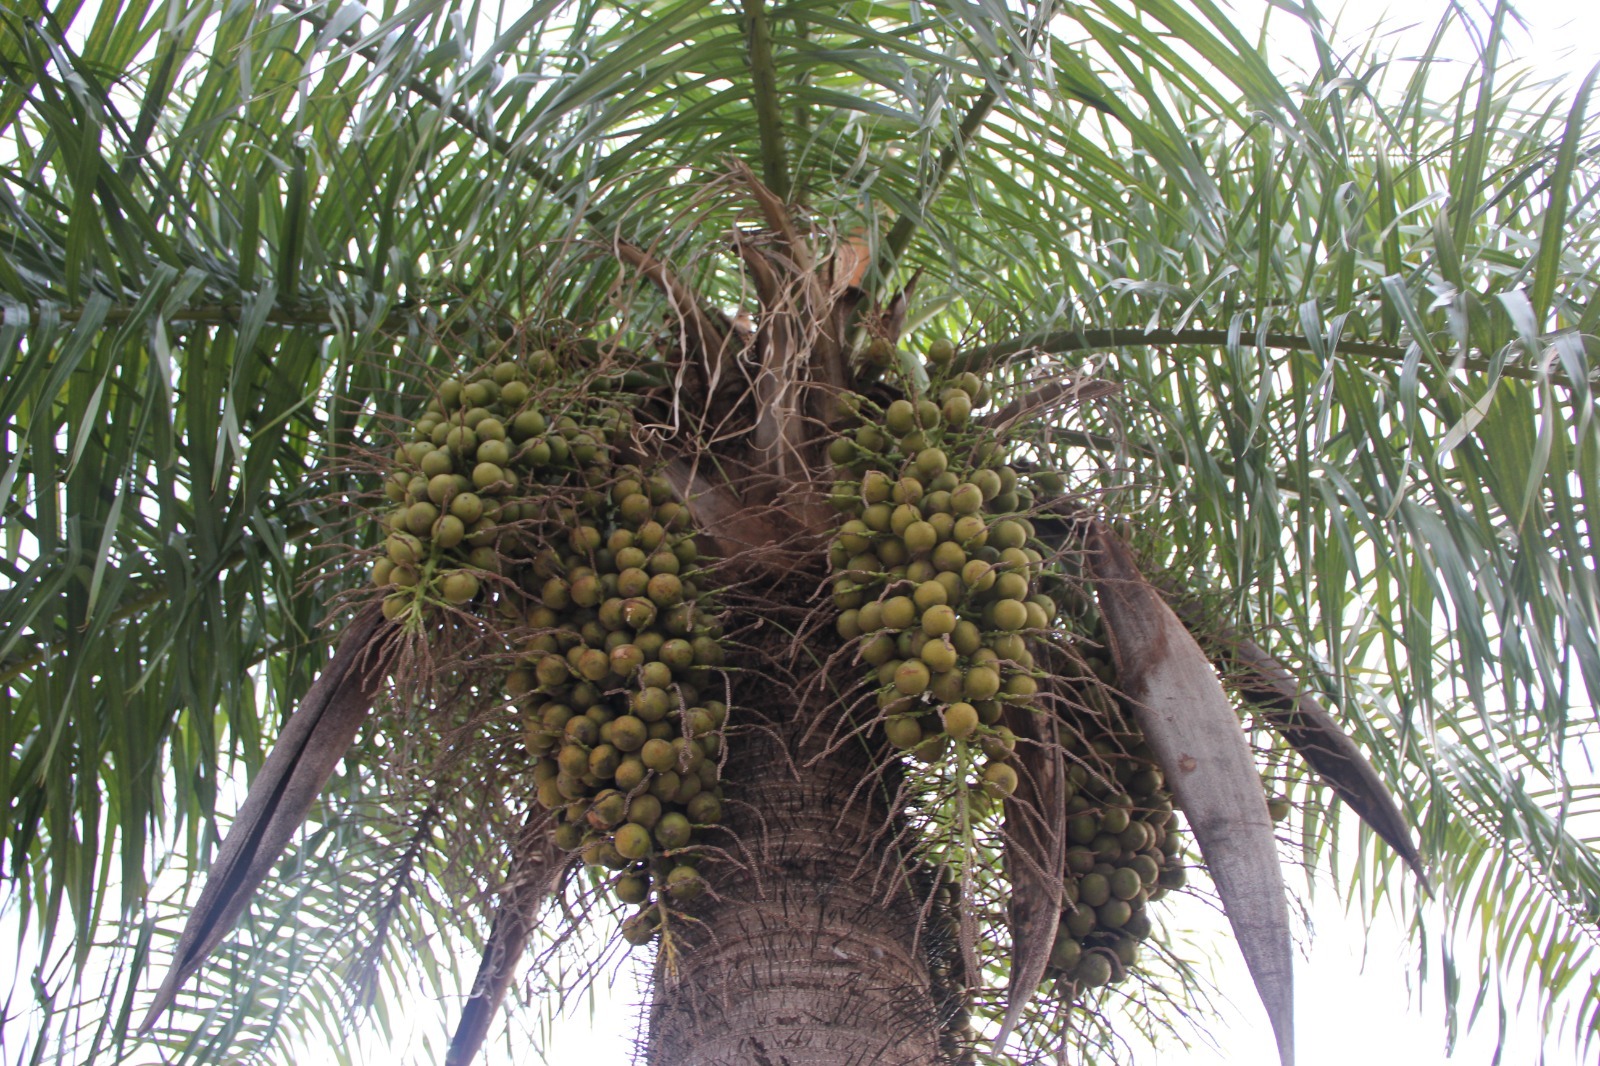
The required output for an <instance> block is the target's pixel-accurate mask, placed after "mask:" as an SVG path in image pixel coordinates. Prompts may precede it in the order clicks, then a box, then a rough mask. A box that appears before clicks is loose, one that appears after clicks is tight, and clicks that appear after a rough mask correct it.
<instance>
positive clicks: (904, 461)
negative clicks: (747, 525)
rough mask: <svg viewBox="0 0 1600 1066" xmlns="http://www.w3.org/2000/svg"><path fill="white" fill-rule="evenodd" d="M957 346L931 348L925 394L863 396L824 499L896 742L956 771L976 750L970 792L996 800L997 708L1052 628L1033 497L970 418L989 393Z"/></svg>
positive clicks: (850, 602) (1013, 782) (849, 626)
mask: <svg viewBox="0 0 1600 1066" xmlns="http://www.w3.org/2000/svg"><path fill="white" fill-rule="evenodd" d="M953 354H954V352H953V349H951V348H949V346H948V342H943V343H942V344H941V345H939V346H937V347H936V348H935V350H934V352H933V353H931V355H932V358H930V360H929V364H928V371H929V377H930V386H929V390H928V393H927V394H922V395H916V394H913V395H912V396H909V397H908V396H902V397H900V398H897V399H894V400H892V401H890V402H888V403H887V404H886V405H883V406H880V405H878V404H876V403H874V402H873V401H872V400H870V399H867V398H866V397H856V398H855V403H854V406H855V409H856V411H857V412H858V413H859V415H860V420H861V425H860V426H859V427H858V428H856V430H855V431H854V433H853V434H852V435H850V436H842V437H840V438H838V439H837V440H835V441H834V443H833V446H832V447H831V448H830V457H831V458H832V459H833V461H834V463H835V464H836V465H837V466H838V467H839V468H841V470H842V472H843V473H845V474H846V475H847V477H845V478H841V479H840V480H839V481H837V482H835V484H834V488H833V496H832V502H833V504H834V506H835V507H836V508H837V509H838V510H840V511H841V512H843V514H844V515H845V516H846V517H845V518H844V521H843V522H842V523H841V524H840V526H839V529H838V534H837V536H836V538H835V540H834V542H833V544H832V546H831V548H830V563H831V564H832V567H833V573H834V581H833V602H834V604H835V606H837V607H838V608H839V610H840V614H839V617H838V620H837V623H836V624H837V628H838V632H839V635H840V636H841V637H843V638H844V639H846V640H859V641H860V658H861V660H862V661H863V662H864V663H865V664H866V665H867V666H869V667H871V668H872V669H873V670H874V671H875V673H874V681H875V683H876V685H877V702H878V709H879V712H880V718H881V723H882V729H883V733H884V735H885V736H886V737H887V739H888V741H889V743H890V744H892V745H893V746H894V747H896V748H899V749H902V750H907V751H911V752H913V753H914V755H915V756H916V757H917V758H919V759H921V760H923V761H925V762H933V761H936V760H939V759H941V758H942V757H943V756H944V755H945V754H946V753H947V752H948V751H949V750H950V746H951V744H952V742H954V743H955V744H957V745H961V746H963V748H962V753H963V765H965V751H966V749H965V746H967V745H971V746H973V747H975V748H976V749H977V751H979V752H981V754H982V756H983V765H982V767H981V769H978V770H977V781H976V784H977V786H978V787H980V788H981V789H982V791H983V792H984V793H985V794H987V795H989V796H991V797H995V798H1003V797H1005V796H1009V795H1011V793H1012V792H1013V791H1015V789H1016V787H1017V771H1016V769H1015V767H1013V766H1012V765H1011V764H1010V762H1009V760H1010V757H1011V755H1012V753H1013V750H1014V748H1015V743H1016V739H1015V737H1014V736H1013V735H1012V733H1011V731H1010V730H1009V729H1007V728H1006V727H1005V726H1004V725H1002V724H1001V717H1002V708H1003V705H1005V704H1007V703H1012V704H1018V705H1026V704H1028V703H1029V702H1030V700H1031V698H1032V697H1033V696H1034V694H1035V693H1036V692H1037V691H1038V682H1037V681H1036V680H1035V678H1034V676H1033V669H1034V661H1033V655H1032V654H1031V653H1030V651H1029V650H1028V646H1027V642H1026V640H1024V639H1023V634H1024V633H1025V632H1027V631H1030V630H1032V631H1043V630H1045V629H1047V628H1048V627H1049V626H1050V624H1051V623H1052V622H1053V621H1054V619H1055V615H1056V604H1055V601H1054V600H1053V599H1051V598H1050V597H1048V596H1045V595H1042V594H1041V593H1040V591H1039V588H1038V585H1037V581H1038V578H1039V576H1040V574H1041V572H1042V569H1043V565H1044V555H1043V553H1041V552H1040V551H1039V550H1038V549H1037V548H1036V547H1033V546H1031V545H1030V543H1029V542H1030V540H1031V539H1032V538H1033V535H1034V530H1033V526H1032V523H1031V522H1030V521H1029V520H1028V518H1027V517H1026V516H1025V515H1024V514H1023V509H1024V506H1025V504H1026V506H1031V505H1032V498H1031V493H1030V492H1029V490H1028V489H1027V488H1026V487H1025V486H1023V485H1021V484H1020V483H1019V479H1018V476H1017V473H1016V471H1015V470H1013V469H1012V468H1011V467H1009V466H1006V465H1005V464H1004V463H1003V462H1002V461H1001V457H1002V452H1001V449H1000V447H999V446H998V444H997V443H996V442H995V440H994V439H993V435H992V434H990V433H989V432H988V431H987V430H986V429H984V427H982V426H981V425H978V424H975V423H974V422H973V421H972V411H973V409H974V407H975V406H979V405H982V404H984V403H986V402H987V401H988V399H989V396H988V390H987V388H986V386H985V385H984V384H983V383H982V382H981V381H980V380H979V379H978V378H977V376H976V375H975V374H972V373H962V374H950V373H949V372H948V367H949V364H950V356H952V355H953ZM933 395H937V396H938V397H939V400H938V401H937V402H936V401H935V400H934V399H933V398H932V396H933Z"/></svg>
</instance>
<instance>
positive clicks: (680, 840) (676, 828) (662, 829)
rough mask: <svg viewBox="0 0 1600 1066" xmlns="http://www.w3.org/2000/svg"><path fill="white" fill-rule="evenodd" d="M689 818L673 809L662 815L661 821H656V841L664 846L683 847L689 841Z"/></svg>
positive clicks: (671, 847) (670, 847)
mask: <svg viewBox="0 0 1600 1066" xmlns="http://www.w3.org/2000/svg"><path fill="white" fill-rule="evenodd" d="M689 833H690V825H689V819H688V818H686V817H684V816H683V815H682V814H679V813H678V812H677V811H672V812H671V813H668V814H663V815H662V816H661V821H659V822H657V823H656V828H655V837H656V842H657V843H659V844H660V845H661V846H662V847H663V848H667V849H669V850H670V849H673V848H681V847H683V846H684V845H686V844H688V843H689Z"/></svg>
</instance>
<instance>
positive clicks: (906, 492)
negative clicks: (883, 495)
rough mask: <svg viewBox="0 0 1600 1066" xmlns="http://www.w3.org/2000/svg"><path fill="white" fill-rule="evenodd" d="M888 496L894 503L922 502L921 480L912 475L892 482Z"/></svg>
mask: <svg viewBox="0 0 1600 1066" xmlns="http://www.w3.org/2000/svg"><path fill="white" fill-rule="evenodd" d="M889 498H890V499H892V500H893V501H894V502H895V503H897V504H898V503H920V502H922V482H920V481H918V480H917V479H916V478H914V477H903V478H901V479H900V480H899V481H896V482H895V483H894V487H893V488H892V489H890V491H889Z"/></svg>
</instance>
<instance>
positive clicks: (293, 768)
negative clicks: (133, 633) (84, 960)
mask: <svg viewBox="0 0 1600 1066" xmlns="http://www.w3.org/2000/svg"><path fill="white" fill-rule="evenodd" d="M392 630H393V624H392V623H390V622H388V621H386V620H385V619H384V617H383V614H382V611H381V610H380V609H379V608H378V607H377V606H376V605H374V606H372V607H370V608H368V609H366V610H365V611H363V612H362V613H361V614H360V615H358V616H357V617H356V619H355V621H354V622H353V623H351V625H350V627H349V628H348V629H347V630H345V632H344V635H343V636H342V637H341V638H340V641H339V650H338V651H337V652H335V653H334V656H333V659H332V660H331V661H330V662H329V663H328V666H327V668H326V669H324V670H323V671H322V674H321V676H319V677H318V678H317V680H316V681H315V682H314V683H313V684H312V686H311V688H310V690H309V691H308V692H307V693H306V697H305V699H304V700H303V701H301V704H300V706H299V707H298V708H297V709H296V710H295V712H294V714H293V715H292V716H290V718H289V721H288V722H287V723H285V724H284V727H283V732H282V733H281V734H280V735H279V737H278V740H277V742H276V743H275V744H274V745H273V746H272V751H271V752H270V753H269V754H268V755H267V758H266V761H265V762H264V763H262V765H261V771H260V772H259V773H258V774H257V775H256V779H255V780H254V781H253V782H251V784H250V791H249V793H248V794H247V795H246V796H245V801H244V805H243V806H242V807H241V808H240V809H239V815H238V817H237V818H235V819H234V822H233V825H232V826H230V827H229V829H228V835H227V836H226V837H225V838H224V839H223V841H222V848H221V850H220V851H219V852H218V853H217V858H216V861H214V862H213V863H212V864H211V870H210V872H209V873H207V874H206V883H205V887H204V888H203V889H202V890H201V892H200V901H199V902H198V903H197V904H196V905H195V908H194V910H193V911H192V912H191V913H190V915H189V920H188V922H187V923H186V924H185V925H184V927H183V935H182V936H181V937H180V938H179V940H178V947H177V950H176V951H175V952H174V953H173V960H172V967H171V969H169V970H168V971H167V976H166V980H164V981H163V982H162V984H161V988H160V989H159V990H158V991H157V992H156V997H155V1000H154V1002H152V1003H151V1004H150V1010H149V1011H148V1013H146V1014H145V1017H144V1021H143V1022H142V1023H141V1024H140V1030H141V1031H148V1030H149V1029H150V1027H151V1026H153V1025H154V1024H155V1022H156V1019H158V1018H159V1017H160V1016H161V1015H162V1014H163V1013H164V1012H165V1011H166V1010H167V1008H168V1007H170V1006H171V1005H172V1003H173V1000H174V999H175V998H176V997H177V994H178V990H179V989H180V988H182V987H183V985H184V982H186V981H187V980H188V979H189V977H190V976H191V975H192V974H193V973H194V972H195V971H196V970H198V969H199V968H200V965H201V963H203V962H204V961H205V960H206V957H207V956H208V955H210V954H211V952H212V950H213V949H215V948H216V946H217V945H218V944H219V943H221V942H222V938H223V937H225V936H226V935H227V934H228V931H229V930H230V929H232V928H233V924H234V922H236V921H237V920H238V918H239V915H240V914H241V913H243V911H244V908H245V905H246V904H247V903H249V901H250V896H251V894H252V893H253V892H254V891H255V888H256V886H257V885H258V884H260V883H261V881H262V879H263V878H264V877H266V875H267V872H268V871H269V870H271V868H272V866H273V864H274V863H275V862H277V860H278V857H279V856H280V855H281V854H282V853H283V849H284V847H285V846H286V845H287V844H288V843H289V839H290V838H291V837H292V836H294V833H295V830H297V829H298V828H299V827H300V825H301V823H302V822H304V821H305V817H306V812H307V811H309V810H310V809H311V805H312V804H313V803H314V802H316V798H317V796H318V794H320V793H321V791H322V788H323V786H324V785H326V784H327V782H328V778H329V776H330V775H331V774H332V773H333V768H334V767H335V766H336V765H338V762H339V760H340V759H341V758H343V757H344V754H345V752H346V751H348V750H349V748H350V745H351V743H352V742H353V741H354V740H355V735H356V731H357V730H358V729H359V728H360V726H361V723H362V721H364V720H365V719H366V717H367V714H368V712H370V711H371V710H372V701H373V698H374V696H375V695H376V694H377V691H378V686H379V685H380V684H381V683H382V680H383V677H384V674H385V672H386V671H385V669H384V666H385V656H384V649H385V643H386V639H387V638H388V636H389V635H390V633H391V632H392Z"/></svg>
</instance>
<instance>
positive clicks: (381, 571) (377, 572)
mask: <svg viewBox="0 0 1600 1066" xmlns="http://www.w3.org/2000/svg"><path fill="white" fill-rule="evenodd" d="M393 574H394V561H393V560H391V559H382V558H380V559H379V560H378V561H377V562H375V563H373V564H372V583H373V584H374V585H376V586H377V587H378V588H382V587H383V586H385V585H387V584H388V583H389V578H390V577H391V576H392V575H393Z"/></svg>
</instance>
